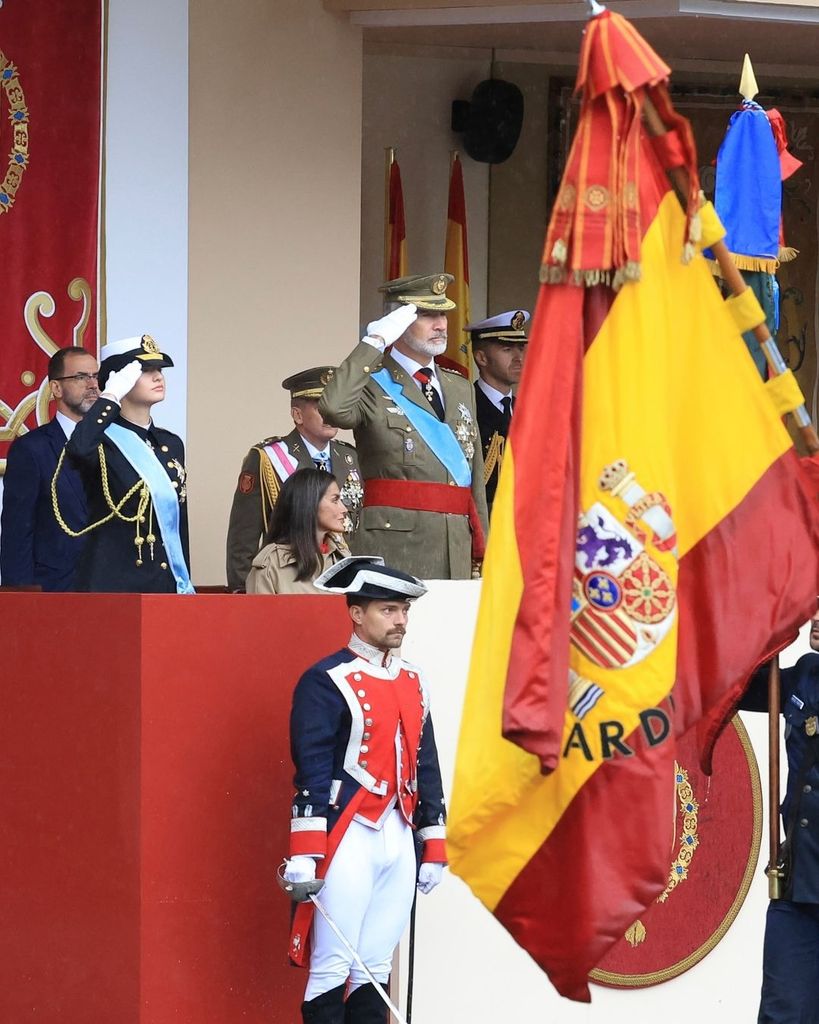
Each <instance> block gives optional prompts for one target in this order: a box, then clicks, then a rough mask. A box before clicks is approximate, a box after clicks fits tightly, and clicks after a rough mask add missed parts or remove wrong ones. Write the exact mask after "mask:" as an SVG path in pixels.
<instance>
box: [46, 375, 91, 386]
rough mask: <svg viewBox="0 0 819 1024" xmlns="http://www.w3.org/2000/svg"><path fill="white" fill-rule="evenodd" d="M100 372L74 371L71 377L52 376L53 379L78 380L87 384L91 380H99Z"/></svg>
mask: <svg viewBox="0 0 819 1024" xmlns="http://www.w3.org/2000/svg"><path fill="white" fill-rule="evenodd" d="M99 376H100V375H99V374H98V373H72V374H71V376H70V377H52V378H51V379H52V380H76V381H78V382H79V383H80V384H87V383H88V381H89V380H99Z"/></svg>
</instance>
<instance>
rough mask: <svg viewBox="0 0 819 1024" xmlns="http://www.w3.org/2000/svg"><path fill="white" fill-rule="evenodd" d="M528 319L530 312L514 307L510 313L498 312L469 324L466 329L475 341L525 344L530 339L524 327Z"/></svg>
mask: <svg viewBox="0 0 819 1024" xmlns="http://www.w3.org/2000/svg"><path fill="white" fill-rule="evenodd" d="M528 320H529V314H528V312H527V311H526V310H525V309H512V310H510V311H509V312H508V313H498V315H497V316H490V317H487V318H486V320H477V321H476V322H475V323H474V324H467V325H466V327H464V330H465V331H467V332H468V333H469V335H470V337H471V338H472V341H473V342H475V341H500V342H502V343H503V344H505V345H509V344H512V345H525V344H526V342H527V340H528V339H527V337H526V332H525V331H524V329H523V328H524V325H525V324H526V323H527V322H528Z"/></svg>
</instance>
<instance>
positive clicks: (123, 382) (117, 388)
mask: <svg viewBox="0 0 819 1024" xmlns="http://www.w3.org/2000/svg"><path fill="white" fill-rule="evenodd" d="M141 376H142V363H141V362H140V361H139V360H138V359H134V361H133V362H131V363H128V364H127V366H123V368H122V369H121V370H114V372H113V373H110V374H109V375H108V380H107V381H106V382H105V391H103V394H104V395H110V397H111V398H113V399H114V401H115V402H121V401H122V399H123V398H124V397H125V396H126V395H127V394H128V392H129V391H130V390H131V388H133V386H134V384H136V382H137V381H138V380H139V378H140V377H141Z"/></svg>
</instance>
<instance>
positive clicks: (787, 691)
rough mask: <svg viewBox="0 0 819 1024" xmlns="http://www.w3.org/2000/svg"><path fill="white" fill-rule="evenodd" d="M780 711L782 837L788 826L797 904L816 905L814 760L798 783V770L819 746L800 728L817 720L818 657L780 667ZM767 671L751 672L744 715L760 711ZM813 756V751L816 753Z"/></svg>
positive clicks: (818, 786)
mask: <svg viewBox="0 0 819 1024" xmlns="http://www.w3.org/2000/svg"><path fill="white" fill-rule="evenodd" d="M781 679H782V684H781V707H782V714H783V715H784V717H785V749H786V751H787V755H788V786H787V793H786V795H785V799H784V801H783V802H782V820H783V823H784V826H785V830H786V834H787V829H788V825H789V823H790V821H791V819H792V818H793V817H794V815H795V824H794V827H793V832H792V836H793V862H792V863H793V868H792V878H793V890H792V892H789V893H788V896H789V898H790V899H792V900H794V901H795V902H797V903H819V761H815V762H814V764H813V766H812V767H811V768H810V770H809V771H808V772H807V775H806V776H805V778H804V780H803V781H802V783H801V785H799V772H800V766H801V765H802V763H803V761H804V759H805V756H806V755H807V754H808V751H809V748H811V747H815V746H816V745H817V744H819V734H817V735H814V736H812V737H811V736H809V735H808V733H807V732H806V729H805V725H806V723H808V721H809V719H810V718H811V717H812V716H814V715H816V716H819V654H805V655H803V656H802V657H801V658H800V659H799V661H797V663H796V664H795V665H794V666H793V667H792V668H785V669H782V673H781ZM767 684H768V667H767V665H766V666H764V667H763V668H762V669H760V670H759V671H758V672H756V673H755V674H754V677H753V679H752V681H751V685H750V686H749V688H748V691H747V693H746V694H745V696H744V697H743V699H742V702H741V703H740V707H741V708H742V709H743V710H745V711H766V710H767V707H768V693H767ZM816 754H817V756H819V749H817V750H816Z"/></svg>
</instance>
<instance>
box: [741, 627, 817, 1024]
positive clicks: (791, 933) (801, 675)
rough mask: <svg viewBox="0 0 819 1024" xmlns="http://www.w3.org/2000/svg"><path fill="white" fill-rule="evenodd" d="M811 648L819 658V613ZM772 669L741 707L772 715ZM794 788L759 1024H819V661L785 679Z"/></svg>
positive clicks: (785, 815) (808, 660) (788, 801)
mask: <svg viewBox="0 0 819 1024" xmlns="http://www.w3.org/2000/svg"><path fill="white" fill-rule="evenodd" d="M810 645H811V648H812V649H813V651H814V652H816V651H819V613H817V614H816V615H815V616H814V618H813V620H812V622H811V631H810ZM767 681H768V669H767V666H764V668H763V669H760V670H759V671H758V672H757V673H756V674H755V675H754V677H753V679H752V681H751V685H750V687H749V688H748V691H747V693H746V695H745V696H744V697H743V700H742V703H741V705H740V706H741V707H742V708H743V710H746V711H765V710H767V706H768V699H767ZM781 707H782V714H783V715H784V718H785V748H786V751H787V755H788V783H787V791H786V794H785V799H784V801H783V802H782V820H783V823H784V827H785V844H784V849H783V853H784V860H785V862H786V864H787V865H788V870H787V875H786V881H785V891H784V893H783V898H782V899H778V900H771V903H770V905H769V907H768V916H767V920H766V924H765V947H764V954H763V965H762V997H761V1001H760V1007H759V1017H758V1024H819V654H817V653H814V654H805V655H803V656H802V657H801V658H800V659H799V661H797V663H796V664H795V665H794V666H793V667H792V668H786V669H783V670H782V673H781Z"/></svg>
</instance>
